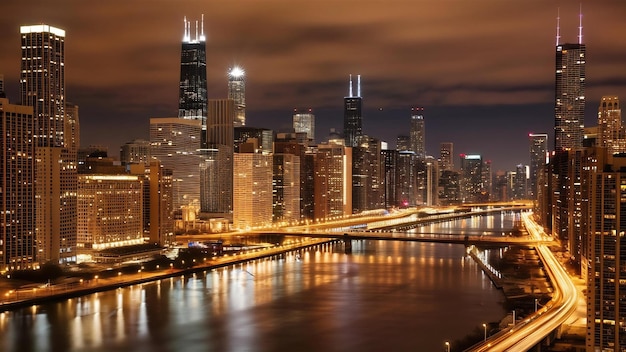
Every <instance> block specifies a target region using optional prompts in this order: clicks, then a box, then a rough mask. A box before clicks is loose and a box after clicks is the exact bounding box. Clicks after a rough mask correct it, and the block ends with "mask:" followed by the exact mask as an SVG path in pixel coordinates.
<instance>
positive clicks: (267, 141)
mask: <svg viewBox="0 0 626 352" xmlns="http://www.w3.org/2000/svg"><path fill="white" fill-rule="evenodd" d="M249 139H256V140H257V142H258V143H257V144H258V147H257V148H258V149H260V151H261V152H262V153H271V152H272V149H273V145H274V131H272V130H269V129H267V128H256V127H248V126H244V127H235V153H238V152H239V151H240V150H239V146H240V145H241V144H244V143H246V142H248V140H249Z"/></svg>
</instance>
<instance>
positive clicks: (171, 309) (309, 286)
mask: <svg viewBox="0 0 626 352" xmlns="http://www.w3.org/2000/svg"><path fill="white" fill-rule="evenodd" d="M511 220H512V216H510V215H496V216H485V217H477V218H476V219H474V220H470V219H468V220H458V221H454V222H451V223H446V224H438V225H432V226H428V227H427V229H426V230H425V231H438V230H441V229H448V230H451V229H454V230H455V231H456V230H459V229H461V230H462V229H470V228H471V229H472V231H475V230H478V231H480V230H481V229H503V230H507V229H510V228H511ZM417 231H418V232H419V231H420V230H417ZM503 302H504V296H503V294H502V292H501V291H499V290H497V289H495V288H494V287H493V285H492V284H491V282H490V281H489V279H488V278H487V276H486V275H484V273H483V272H482V271H481V270H480V268H479V267H478V266H477V265H476V263H475V262H474V261H473V260H472V259H471V258H470V257H469V256H466V255H465V248H464V246H462V245H454V244H433V243H416V242H411V243H404V242H393V241H353V245H352V251H351V253H349V254H346V253H345V250H344V246H343V244H339V243H334V244H326V245H322V246H318V247H314V248H310V249H307V250H300V251H297V252H293V253H290V254H288V255H285V256H282V257H275V258H271V259H264V260H257V261H254V262H249V263H246V264H241V265H236V266H232V267H227V268H222V269H216V270H209V271H206V272H204V273H197V274H194V275H186V276H181V277H176V278H171V279H166V280H161V281H155V282H151V283H147V284H142V285H135V286H130V287H126V288H120V289H117V290H113V291H107V292H102V293H97V294H92V295H88V296H84V297H81V298H75V299H71V300H68V301H63V302H58V303H50V304H45V305H40V306H36V307H31V308H25V309H21V310H16V311H12V312H5V313H0V349H1V350H2V351H185V352H187V351H325V352H329V351H444V350H445V346H444V343H445V341H450V342H453V341H455V340H456V339H461V338H462V337H464V336H465V335H467V334H469V333H471V332H473V331H475V330H476V329H482V324H483V323H488V322H494V321H499V320H500V319H502V318H503V317H504V316H505V315H506V314H507V312H505V310H504V307H503Z"/></svg>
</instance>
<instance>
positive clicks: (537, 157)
mask: <svg viewBox="0 0 626 352" xmlns="http://www.w3.org/2000/svg"><path fill="white" fill-rule="evenodd" d="M528 141H529V144H530V168H529V175H528V179H529V180H528V181H529V182H528V188H529V189H528V197H529V198H530V199H536V196H537V180H538V175H539V173H541V172H543V168H544V167H545V166H546V160H547V157H548V156H547V153H548V134H546V133H529V134H528Z"/></svg>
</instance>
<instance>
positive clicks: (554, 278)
mask: <svg viewBox="0 0 626 352" xmlns="http://www.w3.org/2000/svg"><path fill="white" fill-rule="evenodd" d="M530 214H531V213H524V214H523V215H522V216H523V217H522V219H523V221H524V224H525V226H526V229H527V230H528V233H529V234H530V236H531V237H533V238H535V239H537V240H539V239H542V238H546V237H548V236H546V234H545V233H544V232H543V229H542V228H541V227H540V226H539V225H537V224H536V223H535V222H534V221H533V220H532V219H531V218H530ZM536 249H537V253H538V255H539V257H540V259H541V260H542V262H543V264H544V268H545V270H546V272H547V274H548V276H549V277H550V280H551V282H552V284H553V287H554V293H553V295H552V299H551V300H550V301H549V302H548V303H547V304H546V305H545V306H544V307H543V308H541V309H539V310H538V311H537V312H536V313H534V314H532V315H530V316H528V317H527V318H525V319H524V320H522V321H519V322H515V324H514V325H513V326H512V327H510V328H507V329H504V330H502V331H500V332H499V333H497V334H495V335H493V336H492V337H490V338H489V339H487V341H485V342H483V343H480V344H477V345H475V346H473V347H471V348H470V349H468V350H467V351H490V352H497V351H509V352H514V351H520V352H523V351H528V350H529V349H531V348H532V347H533V346H535V345H537V344H538V343H539V342H541V341H542V340H543V339H544V338H545V337H546V336H548V335H549V334H550V333H551V332H552V331H554V330H556V329H558V328H559V327H560V326H561V325H562V324H563V323H564V322H565V321H566V320H567V319H568V318H569V317H570V315H572V313H574V311H576V308H577V302H578V299H579V297H578V290H577V289H576V286H575V285H574V282H573V281H572V280H571V278H570V276H569V275H568V273H567V272H566V271H565V269H564V268H563V266H562V265H561V263H560V262H559V261H558V260H557V258H555V257H554V255H553V254H552V252H551V251H550V249H549V248H548V247H547V246H546V245H537V246H536Z"/></svg>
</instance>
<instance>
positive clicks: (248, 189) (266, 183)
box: [233, 153, 273, 229]
mask: <svg viewBox="0 0 626 352" xmlns="http://www.w3.org/2000/svg"><path fill="white" fill-rule="evenodd" d="M234 165H235V170H237V171H236V172H235V173H234V177H233V184H234V196H233V225H234V227H235V228H237V229H245V228H246V227H252V226H263V225H269V224H271V223H272V171H273V161H272V155H270V154H261V153H236V154H235V157H234Z"/></svg>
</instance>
